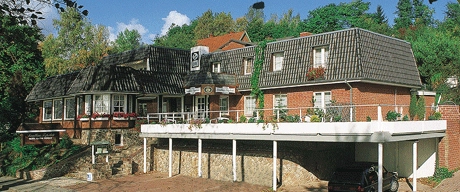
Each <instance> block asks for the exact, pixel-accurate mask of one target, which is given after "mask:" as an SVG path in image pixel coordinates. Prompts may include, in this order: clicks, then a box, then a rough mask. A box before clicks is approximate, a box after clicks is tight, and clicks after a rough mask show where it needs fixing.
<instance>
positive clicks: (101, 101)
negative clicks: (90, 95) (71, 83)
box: [93, 94, 110, 114]
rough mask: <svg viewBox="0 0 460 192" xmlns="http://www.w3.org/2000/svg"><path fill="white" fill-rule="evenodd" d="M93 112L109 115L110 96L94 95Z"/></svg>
mask: <svg viewBox="0 0 460 192" xmlns="http://www.w3.org/2000/svg"><path fill="white" fill-rule="evenodd" d="M93 106H94V107H93V112H94V113H99V114H110V95H109V94H99V95H94V99H93Z"/></svg>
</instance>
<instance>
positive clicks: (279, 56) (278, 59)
mask: <svg viewBox="0 0 460 192" xmlns="http://www.w3.org/2000/svg"><path fill="white" fill-rule="evenodd" d="M283 60H284V53H283V52H281V53H273V54H272V65H273V71H280V70H281V69H282V68H283Z"/></svg>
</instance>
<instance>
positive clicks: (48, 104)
mask: <svg viewBox="0 0 460 192" xmlns="http://www.w3.org/2000/svg"><path fill="white" fill-rule="evenodd" d="M52 115H53V101H44V102H43V120H45V121H47V120H48V121H49V120H51V118H52Z"/></svg>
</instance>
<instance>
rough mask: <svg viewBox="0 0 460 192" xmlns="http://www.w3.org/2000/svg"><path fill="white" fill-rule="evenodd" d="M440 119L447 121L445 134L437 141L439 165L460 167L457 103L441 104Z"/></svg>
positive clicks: (452, 168) (450, 167)
mask: <svg viewBox="0 0 460 192" xmlns="http://www.w3.org/2000/svg"><path fill="white" fill-rule="evenodd" d="M439 111H440V112H441V114H442V119H443V120H446V121H447V130H446V136H445V137H444V138H442V139H441V142H440V143H439V148H438V149H439V166H440V167H447V168H449V170H454V169H457V168H460V113H459V106H458V105H441V106H439Z"/></svg>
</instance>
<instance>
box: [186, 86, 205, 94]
mask: <svg viewBox="0 0 460 192" xmlns="http://www.w3.org/2000/svg"><path fill="white" fill-rule="evenodd" d="M200 92H201V87H190V88H189V89H185V94H190V95H195V94H196V93H200Z"/></svg>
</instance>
